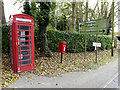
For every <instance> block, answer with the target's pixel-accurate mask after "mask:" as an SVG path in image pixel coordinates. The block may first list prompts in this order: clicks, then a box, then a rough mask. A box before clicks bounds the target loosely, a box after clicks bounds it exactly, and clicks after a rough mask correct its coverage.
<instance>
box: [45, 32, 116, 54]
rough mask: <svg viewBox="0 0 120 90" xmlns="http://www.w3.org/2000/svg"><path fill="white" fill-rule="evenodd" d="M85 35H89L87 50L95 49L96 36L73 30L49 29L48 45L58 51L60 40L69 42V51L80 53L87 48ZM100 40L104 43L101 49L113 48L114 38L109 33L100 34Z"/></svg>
mask: <svg viewBox="0 0 120 90" xmlns="http://www.w3.org/2000/svg"><path fill="white" fill-rule="evenodd" d="M85 36H87V38H86V39H87V40H86V42H87V43H86V46H87V51H94V49H95V47H93V46H92V44H93V42H96V36H95V35H90V34H87V35H85V34H77V33H72V32H60V31H53V30H48V31H47V39H48V46H49V48H50V49H51V50H52V51H55V52H57V51H58V47H59V42H60V41H66V42H67V52H71V53H79V52H82V51H84V49H85V43H84V42H85ZM114 41H115V48H116V47H117V38H114ZM98 42H100V43H101V44H102V46H101V48H99V49H101V50H105V49H111V44H112V43H111V42H112V38H111V37H110V36H107V35H99V36H98Z"/></svg>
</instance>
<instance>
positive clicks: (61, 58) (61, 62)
mask: <svg viewBox="0 0 120 90" xmlns="http://www.w3.org/2000/svg"><path fill="white" fill-rule="evenodd" d="M62 55H63V53H62V52H61V63H62Z"/></svg>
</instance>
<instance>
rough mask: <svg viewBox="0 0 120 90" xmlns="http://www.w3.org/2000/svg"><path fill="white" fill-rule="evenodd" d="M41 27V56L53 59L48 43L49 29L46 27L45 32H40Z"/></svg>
mask: <svg viewBox="0 0 120 90" xmlns="http://www.w3.org/2000/svg"><path fill="white" fill-rule="evenodd" d="M40 29H41V27H39V46H40V56H45V57H51V56H52V55H51V51H50V49H49V48H48V43H47V33H46V30H47V27H44V28H43V30H40Z"/></svg>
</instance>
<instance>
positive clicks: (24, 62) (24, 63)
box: [22, 61, 30, 65]
mask: <svg viewBox="0 0 120 90" xmlns="http://www.w3.org/2000/svg"><path fill="white" fill-rule="evenodd" d="M28 64H30V61H23V62H22V65H28Z"/></svg>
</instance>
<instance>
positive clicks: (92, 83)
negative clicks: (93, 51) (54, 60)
mask: <svg viewBox="0 0 120 90" xmlns="http://www.w3.org/2000/svg"><path fill="white" fill-rule="evenodd" d="M117 74H118V60H116V61H113V62H110V63H108V64H107V65H104V66H101V67H100V68H99V69H97V70H92V71H89V72H70V73H64V74H62V76H61V77H45V76H36V75H34V74H31V75H26V76H24V77H23V78H20V79H19V80H16V81H15V82H14V83H13V84H9V86H8V88H107V87H109V88H117V87H118V86H117V85H116V86H115V85H114V87H113V86H112V85H109V84H110V83H111V80H112V81H113V80H114V79H115V80H117V79H116V78H115V77H116V76H117ZM28 77H30V78H28ZM31 78H32V80H30V79H31ZM116 82H117V81H116ZM117 83H118V82H117Z"/></svg>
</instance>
